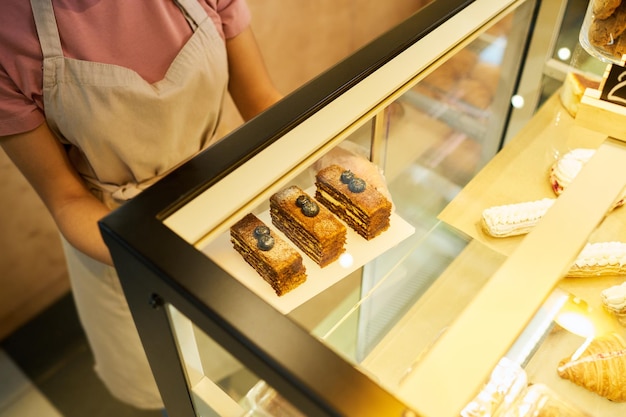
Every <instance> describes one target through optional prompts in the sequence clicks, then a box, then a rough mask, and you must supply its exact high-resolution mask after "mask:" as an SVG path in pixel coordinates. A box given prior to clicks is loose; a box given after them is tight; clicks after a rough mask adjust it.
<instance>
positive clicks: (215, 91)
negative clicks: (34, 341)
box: [31, 0, 228, 408]
mask: <svg viewBox="0 0 626 417" xmlns="http://www.w3.org/2000/svg"><path fill="white" fill-rule="evenodd" d="M177 5H178V6H179V7H180V8H181V10H182V11H181V12H182V13H184V15H185V18H186V19H187V21H188V22H189V24H190V25H191V27H192V29H193V30H194V34H193V35H192V37H191V38H190V39H189V41H188V42H187V43H186V44H185V46H184V47H183V49H182V50H181V51H180V52H179V54H178V55H177V56H176V58H175V60H174V62H172V64H171V66H170V68H169V69H168V71H167V74H166V75H165V77H164V79H163V80H161V81H158V82H156V83H153V84H150V83H148V82H146V81H145V80H144V79H142V78H141V77H140V76H139V75H138V74H137V73H136V72H134V71H132V70H130V69H127V68H122V67H119V66H115V65H108V64H102V63H97V62H88V61H81V60H76V59H70V58H65V57H64V56H63V51H62V49H61V42H60V38H59V32H58V28H57V25H56V20H55V16H54V11H53V8H52V2H51V0H31V6H32V8H33V13H34V16H35V22H36V26H37V33H38V36H39V40H40V43H41V47H42V51H43V55H44V62H43V75H44V82H43V98H44V107H45V112H46V120H47V122H48V124H49V126H50V128H51V129H52V130H53V132H55V134H56V135H57V136H58V138H59V139H60V140H61V141H62V142H63V143H64V144H66V145H68V147H69V149H70V150H69V155H70V158H71V160H72V163H73V164H74V166H75V167H76V169H77V170H78V171H79V172H80V174H81V175H82V177H83V178H84V179H85V180H86V181H87V182H88V183H89V184H91V186H92V191H93V192H94V193H95V194H96V195H97V196H98V197H100V198H101V199H102V201H104V202H105V204H107V206H109V207H110V208H113V207H116V206H118V205H119V204H121V203H122V202H123V201H125V200H127V199H129V198H132V197H134V196H135V195H137V194H138V193H139V192H140V191H141V190H142V189H145V188H146V187H147V186H149V185H151V184H152V183H154V182H155V181H156V179H158V178H160V177H162V176H163V175H164V174H166V173H167V172H168V171H169V170H170V169H172V168H173V167H174V166H176V165H178V164H179V163H181V161H184V160H185V159H188V158H190V157H191V156H193V155H194V154H196V153H197V152H198V151H199V150H201V149H202V148H203V147H205V146H207V145H208V144H209V142H210V141H211V140H212V139H213V136H214V134H215V131H216V128H217V124H218V122H219V116H220V111H221V107H222V100H223V98H224V95H225V92H226V85H227V81H228V80H227V77H228V71H227V60H226V50H225V45H224V42H223V40H222V39H221V37H220V36H219V34H218V33H217V30H216V28H215V26H214V24H213V22H212V20H211V19H209V18H208V16H207V14H206V12H205V11H204V9H202V7H201V6H200V4H199V3H198V2H197V0H178V1H177ZM64 249H65V252H66V256H67V261H68V269H69V273H70V281H71V284H72V292H73V295H74V298H75V301H76V305H77V308H78V311H79V316H80V320H81V322H82V324H83V327H84V329H85V332H86V334H87V338H88V340H89V343H90V346H91V348H92V350H93V353H94V356H95V359H96V372H97V374H98V375H99V376H100V377H101V379H102V380H103V381H104V383H105V385H106V386H107V387H108V388H109V390H110V391H111V392H112V393H113V394H114V395H115V396H116V397H118V398H119V399H120V400H122V401H124V402H127V403H130V404H132V405H134V406H136V407H139V408H160V407H162V402H161V399H160V396H159V393H158V390H157V388H156V384H155V382H154V378H153V376H152V373H151V371H150V368H149V365H148V362H147V359H146V357H145V353H144V351H143V348H142V346H141V342H140V340H139V336H138V334H137V331H136V329H135V326H134V323H133V320H132V317H131V315H130V311H129V309H128V305H127V303H126V300H125V298H124V294H123V292H122V289H121V287H120V283H119V280H118V277H117V275H116V273H115V270H114V269H113V268H111V267H109V266H107V265H104V264H101V263H99V262H97V261H94V260H93V259H91V258H89V257H87V256H85V255H84V254H82V253H80V252H79V251H77V250H75V249H74V248H73V247H72V246H70V245H69V244H68V243H67V242H65V241H64Z"/></svg>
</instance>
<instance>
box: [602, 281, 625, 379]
mask: <svg viewBox="0 0 626 417" xmlns="http://www.w3.org/2000/svg"><path fill="white" fill-rule="evenodd" d="M600 297H601V299H602V305H603V306H604V308H605V309H606V310H607V311H608V312H609V313H611V314H613V315H614V316H615V317H616V318H617V321H619V323H620V324H621V325H622V326H625V327H626V282H623V283H622V284H621V285H614V286H612V287H609V288H607V289H605V290H603V291H602V292H601V293H600ZM624 378H625V380H624V381H625V383H626V375H624Z"/></svg>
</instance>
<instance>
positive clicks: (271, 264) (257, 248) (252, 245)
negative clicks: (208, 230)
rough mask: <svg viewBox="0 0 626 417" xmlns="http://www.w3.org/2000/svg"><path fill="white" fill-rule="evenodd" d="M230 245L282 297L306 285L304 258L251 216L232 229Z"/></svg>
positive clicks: (247, 216) (250, 214)
mask: <svg viewBox="0 0 626 417" xmlns="http://www.w3.org/2000/svg"><path fill="white" fill-rule="evenodd" d="M230 241H231V243H232V244H233V247H234V248H235V250H236V251H237V252H239V254H240V255H241V256H242V257H243V259H244V260H245V261H246V262H247V263H248V264H249V265H250V266H252V267H253V268H254V269H255V270H256V271H257V272H258V274H259V275H260V276H261V277H263V279H264V280H265V281H267V283H268V284H270V285H271V286H272V288H273V289H274V291H275V292H276V295H278V296H282V295H284V294H286V293H288V292H289V291H291V290H293V289H294V288H296V287H298V286H299V285H300V284H302V283H304V282H305V281H306V268H305V267H304V265H303V264H302V256H300V254H299V253H298V252H297V251H296V250H295V249H294V248H292V247H291V246H289V244H288V243H287V242H286V241H285V240H283V239H281V238H280V236H278V235H277V234H275V233H272V231H271V230H270V229H269V227H267V226H266V225H265V224H264V223H263V222H262V221H261V220H260V219H259V218H257V217H256V216H255V215H254V214H252V213H249V214H247V215H246V216H245V217H244V218H242V219H241V220H239V221H238V222H237V223H235V224H234V225H233V226H232V227H231V228H230Z"/></svg>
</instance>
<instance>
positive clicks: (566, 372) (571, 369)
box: [557, 333, 626, 402]
mask: <svg viewBox="0 0 626 417" xmlns="http://www.w3.org/2000/svg"><path fill="white" fill-rule="evenodd" d="M557 372H558V374H559V376H560V377H561V378H564V379H567V380H570V381H571V382H573V383H574V384H576V385H579V386H581V387H583V388H585V389H587V390H589V391H591V392H595V393H596V394H598V395H600V396H602V397H605V398H607V399H609V400H611V401H615V402H624V401H626V383H624V382H625V381H626V343H624V339H623V338H622V337H621V336H620V335H618V334H617V333H610V334H608V335H605V336H602V337H599V338H596V339H594V340H593V341H592V342H591V343H590V344H589V346H588V347H587V349H585V351H584V352H583V353H582V354H581V355H580V357H578V358H565V359H563V360H562V361H561V362H560V363H559V366H558V367H557Z"/></svg>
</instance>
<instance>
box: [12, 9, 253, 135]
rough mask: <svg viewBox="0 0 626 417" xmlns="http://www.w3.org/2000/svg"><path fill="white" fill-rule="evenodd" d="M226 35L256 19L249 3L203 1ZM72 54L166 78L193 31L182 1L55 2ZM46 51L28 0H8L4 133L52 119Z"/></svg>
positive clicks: (148, 78)
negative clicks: (45, 93)
mask: <svg viewBox="0 0 626 417" xmlns="http://www.w3.org/2000/svg"><path fill="white" fill-rule="evenodd" d="M198 2H199V3H200V4H201V5H202V7H203V8H204V9H205V10H206V11H207V14H208V15H209V17H210V18H211V19H212V20H213V22H214V23H215V26H216V28H217V30H218V32H219V34H220V35H221V36H222V38H225V39H229V38H232V37H234V36H236V35H238V34H239V33H241V32H242V31H243V30H244V29H245V28H246V27H247V26H248V25H249V24H250V11H249V9H248V6H247V4H246V2H245V0H198ZM52 3H53V7H54V12H55V16H56V20H57V25H58V27H59V33H60V37H61V45H62V47H63V51H64V54H65V56H66V57H69V58H75V59H80V60H85V61H95V62H102V63H107V64H115V65H119V66H123V67H126V68H130V69H132V70H134V71H135V72H137V73H138V74H139V75H141V76H142V77H143V78H144V79H145V80H146V81H148V82H150V83H154V82H156V81H159V80H161V79H162V78H163V77H164V75H165V73H166V71H167V69H168V67H169V65H170V64H171V62H172V61H173V60H174V58H175V56H176V54H177V53H178V51H179V50H180V49H181V48H182V46H183V45H184V44H185V42H186V41H187V40H188V39H189V37H191V34H192V30H191V28H190V26H189V24H188V23H187V21H186V20H185V18H184V16H183V14H182V11H181V10H180V9H179V8H178V7H177V6H176V4H175V3H174V0H106V1H105V0H53V1H52ZM44 118H45V117H44V112H43V101H42V53H41V46H40V45H39V39H38V37H37V32H36V28H35V22H34V19H33V13H32V10H31V6H30V1H28V0H1V1H0V136H5V135H11V134H16V133H22V132H27V131H29V130H32V129H34V128H36V127H37V126H39V125H40V124H41V123H43V121H44Z"/></svg>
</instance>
